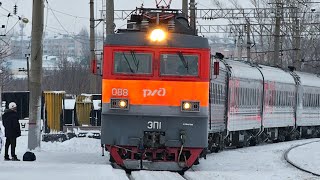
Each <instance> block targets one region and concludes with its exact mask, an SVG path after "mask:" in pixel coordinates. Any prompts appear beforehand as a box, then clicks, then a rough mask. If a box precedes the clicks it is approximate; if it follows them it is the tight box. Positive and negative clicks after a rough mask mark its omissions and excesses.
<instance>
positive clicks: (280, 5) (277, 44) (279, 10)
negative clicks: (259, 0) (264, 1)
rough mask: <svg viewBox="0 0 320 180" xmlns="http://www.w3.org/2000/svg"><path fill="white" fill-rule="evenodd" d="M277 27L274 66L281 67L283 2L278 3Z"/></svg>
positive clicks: (278, 0) (275, 30)
mask: <svg viewBox="0 0 320 180" xmlns="http://www.w3.org/2000/svg"><path fill="white" fill-rule="evenodd" d="M276 7H277V10H276V25H275V29H274V54H273V61H274V62H273V65H274V66H280V63H279V55H280V23H281V13H282V7H283V4H282V3H281V0H277V1H276Z"/></svg>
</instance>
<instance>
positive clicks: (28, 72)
mask: <svg viewBox="0 0 320 180" xmlns="http://www.w3.org/2000/svg"><path fill="white" fill-rule="evenodd" d="M24 56H25V57H26V58H27V77H28V91H29V92H30V64H29V58H30V54H24Z"/></svg>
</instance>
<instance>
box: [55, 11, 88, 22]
mask: <svg viewBox="0 0 320 180" xmlns="http://www.w3.org/2000/svg"><path fill="white" fill-rule="evenodd" d="M50 9H51V10H52V11H54V12H57V13H60V14H63V15H66V16H71V17H74V18H79V19H87V20H89V19H90V18H88V17H83V16H75V15H72V14H68V13H65V12H62V11H59V10H55V9H52V8H50Z"/></svg>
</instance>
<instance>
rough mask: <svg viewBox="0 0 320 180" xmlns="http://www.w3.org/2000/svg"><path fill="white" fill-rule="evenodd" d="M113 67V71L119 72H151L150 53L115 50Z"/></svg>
mask: <svg viewBox="0 0 320 180" xmlns="http://www.w3.org/2000/svg"><path fill="white" fill-rule="evenodd" d="M113 68H114V69H113V72H114V73H119V74H151V73H152V54H151V53H136V52H134V51H131V52H115V53H114V67H113Z"/></svg>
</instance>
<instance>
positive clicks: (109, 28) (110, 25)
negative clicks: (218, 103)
mask: <svg viewBox="0 0 320 180" xmlns="http://www.w3.org/2000/svg"><path fill="white" fill-rule="evenodd" d="M106 33H107V36H108V34H114V2H113V0H106Z"/></svg>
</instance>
